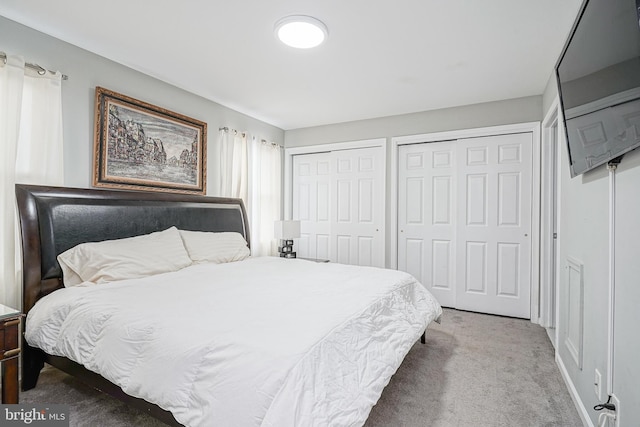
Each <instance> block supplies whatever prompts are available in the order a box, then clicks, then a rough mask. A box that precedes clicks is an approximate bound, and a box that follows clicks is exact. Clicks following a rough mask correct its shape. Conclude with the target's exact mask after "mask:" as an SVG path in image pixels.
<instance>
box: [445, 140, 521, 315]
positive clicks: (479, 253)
mask: <svg viewBox="0 0 640 427" xmlns="http://www.w3.org/2000/svg"><path fill="white" fill-rule="evenodd" d="M531 149H532V134H531V133H521V134H511V135H497V136H488V137H481V138H469V139H460V140H458V183H459V186H458V187H459V190H458V221H457V222H458V226H457V234H458V236H457V240H458V249H457V250H458V256H457V260H458V274H459V281H460V282H459V286H458V287H457V308H460V309H463V310H472V311H479V312H483V313H493V314H501V315H506V316H515V317H524V318H530V311H531V308H530V307H531V306H530V293H531V292H530V288H531V238H530V236H531V169H532V160H531V156H532V151H531Z"/></svg>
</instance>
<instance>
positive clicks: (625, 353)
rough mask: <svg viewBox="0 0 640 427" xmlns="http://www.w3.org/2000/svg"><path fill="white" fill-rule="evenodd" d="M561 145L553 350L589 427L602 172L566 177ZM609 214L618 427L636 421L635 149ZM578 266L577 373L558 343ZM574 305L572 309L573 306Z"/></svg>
mask: <svg viewBox="0 0 640 427" xmlns="http://www.w3.org/2000/svg"><path fill="white" fill-rule="evenodd" d="M557 95H558V91H557V87H556V82H555V76H554V75H551V76H550V78H549V82H548V84H547V88H546V90H545V93H544V94H543V97H542V99H543V107H544V110H543V111H544V112H545V113H546V112H547V110H548V109H549V107H550V106H551V105H552V103H553V101H554V99H555V98H556V97H557ZM560 144H561V145H562V146H561V158H560V166H561V170H562V173H561V177H560V216H561V218H560V229H559V233H558V251H559V268H560V281H559V284H558V286H559V291H560V292H559V301H558V304H559V322H560V325H559V328H558V338H559V339H558V343H557V351H558V356H559V358H560V360H561V362H562V365H564V367H565V368H566V372H567V374H568V376H569V381H570V382H571V383H572V384H573V386H574V387H575V389H576V392H577V394H578V396H577V398H578V399H579V401H580V402H581V403H582V405H583V406H584V408H585V409H586V411H587V415H588V417H589V418H590V420H591V423H592V424H593V425H594V426H595V425H597V421H598V420H597V418H598V415H599V413H597V412H595V411H594V410H593V406H594V405H595V404H597V403H599V402H598V401H597V397H596V394H595V392H594V386H593V384H594V376H595V369H598V370H599V371H600V372H601V374H602V385H601V386H602V394H603V399H604V400H606V393H607V390H606V383H607V378H606V375H607V342H608V331H607V321H608V320H607V319H608V280H609V262H608V257H609V237H610V233H609V204H610V203H609V196H610V194H609V192H610V191H609V179H610V178H609V173H608V171H607V168H606V167H605V166H601V167H599V168H596V169H594V170H593V171H591V172H588V173H586V174H584V175H580V176H577V177H575V178H570V175H569V160H568V156H567V150H566V145H565V144H566V142H565V139H564V134H563V137H562V138H561V140H560ZM615 180H616V187H615V190H614V191H615V198H616V203H615V209H616V230H615V234H614V238H615V255H616V263H615V270H614V272H615V278H616V280H615V291H616V294H615V321H614V325H615V326H614V338H615V344H614V375H613V377H614V378H613V393H614V394H615V395H616V396H617V397H618V399H619V400H620V410H621V411H620V417H621V421H622V423H621V425H622V426H627V425H637V423H638V422H640V387H638V384H640V363H638V360H639V359H638V354H640V338H639V337H640V335H639V334H638V325H640V281H639V279H638V278H640V262H638V254H640V221H638V218H640V191H638V184H640V150H635V151H633V152H631V153H628V154H626V155H625V157H624V158H623V160H622V163H621V164H620V165H619V167H618V169H617V171H616V177H615ZM568 257H571V258H574V259H576V260H578V261H581V262H582V263H583V265H584V273H583V279H584V309H583V313H582V315H583V319H584V331H583V360H582V362H583V366H582V369H579V368H578V367H577V366H576V364H575V362H574V361H573V358H572V357H571V355H570V353H569V351H568V350H567V347H566V345H565V338H566V336H567V322H568V313H569V305H570V304H574V303H575V301H569V300H568V298H567V287H568V281H567V272H566V260H567V258H568ZM574 307H575V305H574Z"/></svg>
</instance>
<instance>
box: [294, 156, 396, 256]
mask: <svg viewBox="0 0 640 427" xmlns="http://www.w3.org/2000/svg"><path fill="white" fill-rule="evenodd" d="M292 181H293V182H292V184H293V194H292V196H293V200H292V206H293V212H292V215H293V216H292V217H293V218H294V219H299V220H300V221H301V223H300V234H301V238H300V239H298V240H297V242H296V245H295V247H294V249H295V250H296V251H297V252H298V256H299V257H307V258H321V259H328V260H330V261H331V262H339V263H342V264H353V265H364V266H375V267H384V227H383V226H384V208H385V207H384V195H385V190H384V147H373V148H358V149H351V150H337V151H333V152H328V153H315V154H303V155H295V156H293V180H292Z"/></svg>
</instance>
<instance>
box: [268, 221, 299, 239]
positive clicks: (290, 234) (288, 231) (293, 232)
mask: <svg viewBox="0 0 640 427" xmlns="http://www.w3.org/2000/svg"><path fill="white" fill-rule="evenodd" d="M274 234H275V237H276V239H282V240H292V239H297V238H298V237H300V221H297V220H287V221H276V222H275V227H274Z"/></svg>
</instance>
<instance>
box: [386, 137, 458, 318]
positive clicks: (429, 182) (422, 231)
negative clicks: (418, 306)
mask: <svg viewBox="0 0 640 427" xmlns="http://www.w3.org/2000/svg"><path fill="white" fill-rule="evenodd" d="M455 149H456V144H455V141H454V142H451V141H449V142H437V143H428V144H426V143H425V144H413V145H401V146H400V147H399V149H398V162H399V168H398V170H399V176H398V182H399V188H398V213H399V215H398V269H399V270H403V271H406V272H408V273H410V274H412V275H413V276H414V277H416V278H417V279H418V280H419V281H420V282H421V283H422V284H423V285H425V286H426V287H427V289H429V290H430V291H431V293H433V295H434V296H435V297H436V299H437V300H438V301H439V302H440V304H442V305H444V306H447V307H455V306H456V299H455V298H456V289H455V283H456V270H455V266H456V263H455V255H456V241H455V227H456V213H455V201H456V199H455V189H456V175H455V171H456V152H455Z"/></svg>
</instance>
